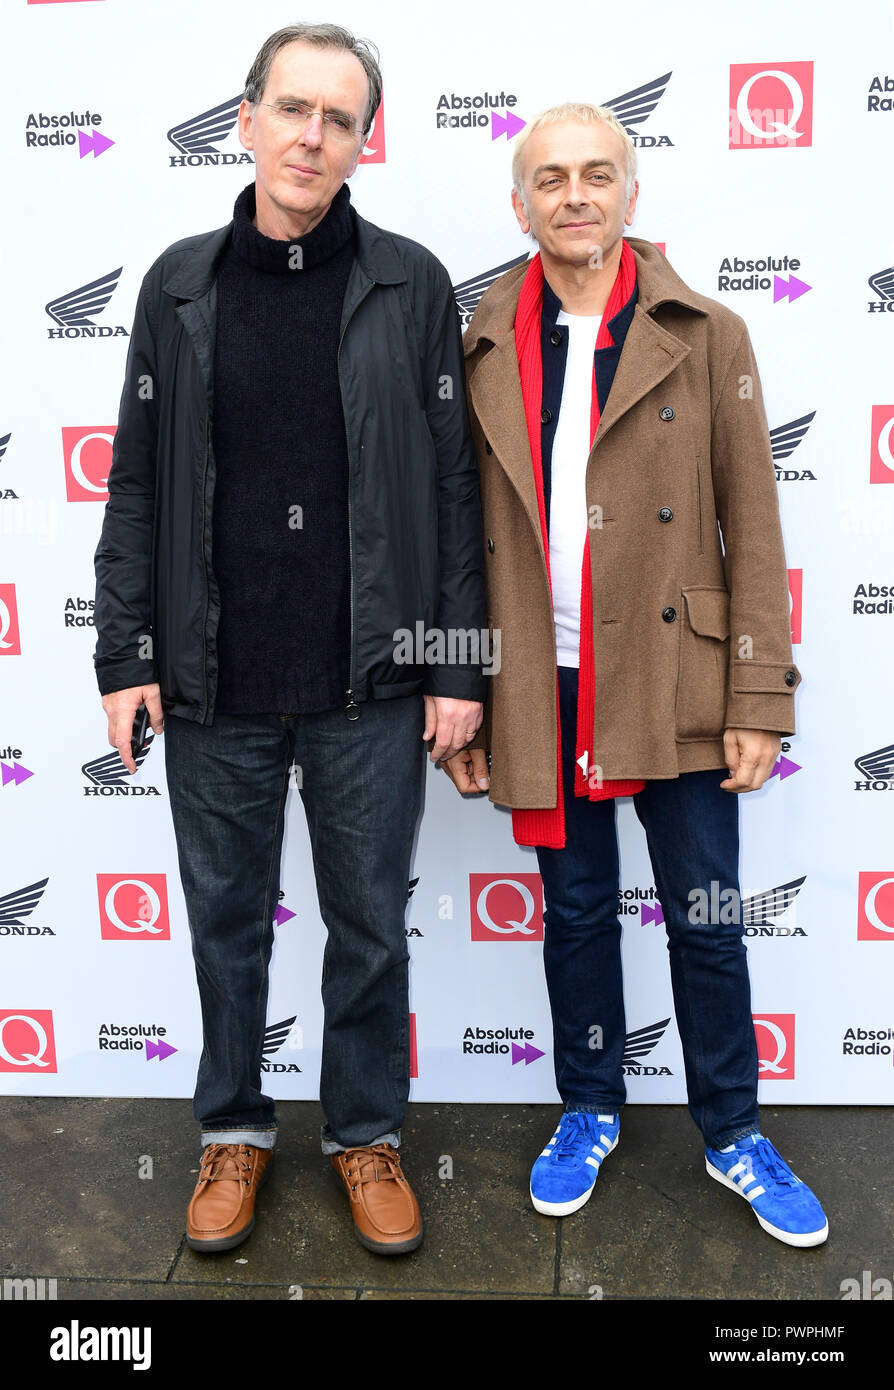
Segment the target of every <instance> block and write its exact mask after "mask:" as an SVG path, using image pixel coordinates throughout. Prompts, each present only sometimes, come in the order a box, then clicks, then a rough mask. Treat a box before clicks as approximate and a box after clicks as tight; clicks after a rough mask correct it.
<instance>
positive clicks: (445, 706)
mask: <svg viewBox="0 0 894 1390" xmlns="http://www.w3.org/2000/svg"><path fill="white" fill-rule="evenodd" d="M424 699H425V729H424V730H423V733H422V738H423V741H426V742H427V740H428V739H430V738H433V739H434V745H433V747H432V750H431V762H433V763H438V762H441V761H442V759H444V758H452V757H453V756H454V754H456V753H458V752H459V751H460V749H461V748H465V746H466V744H467V743H471V741H472V739H473V738H474V737H475V735H476V734H477V732H478V730H479V728H480V727H481V721H482V719H483V718H484V706H483V705H482V704H481V702H480V700H451V699H448V698H447V697H446V696H444V695H426V696H424Z"/></svg>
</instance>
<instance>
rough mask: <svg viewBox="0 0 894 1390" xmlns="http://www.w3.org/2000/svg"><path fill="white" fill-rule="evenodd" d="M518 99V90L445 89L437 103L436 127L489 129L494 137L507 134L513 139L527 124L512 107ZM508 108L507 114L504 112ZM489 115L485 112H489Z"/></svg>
mask: <svg viewBox="0 0 894 1390" xmlns="http://www.w3.org/2000/svg"><path fill="white" fill-rule="evenodd" d="M517 102H518V97H517V96H516V95H515V93H514V92H506V91H502V92H500V93H499V94H497V93H494V92H488V91H484V92H476V93H475V95H474V96H469V95H466V94H462V93H459V92H441V93H440V95H439V96H438V99H437V102H436V104H435V130H473V129H481V128H485V129H489V130H490V132H491V137H490V138H491V139H492V140H496V139H497V137H498V136H500V135H504V134H505V136H506V138H507V140H511V139H512V137H513V135H517V134H518V132H519V131H520V130H521V129H522V128H523V127H524V125H525V122H524V121H522V120H520V119H519V117H518V116H516V115H515V114H514V113H513V111H512V107H513V106H515V105H516V103H517ZM503 111H505V112H506V114H505V116H504V115H501V114H500V113H501V112H503ZM486 112H487V113H489V114H485V113H486Z"/></svg>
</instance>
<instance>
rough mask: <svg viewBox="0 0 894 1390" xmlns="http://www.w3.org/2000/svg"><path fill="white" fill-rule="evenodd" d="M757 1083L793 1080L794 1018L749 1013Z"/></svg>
mask: <svg viewBox="0 0 894 1390" xmlns="http://www.w3.org/2000/svg"><path fill="white" fill-rule="evenodd" d="M752 1018H753V1019H754V1035H755V1037H756V1038H757V1076H758V1080H759V1081H794V1079H795V1015H794V1014H752Z"/></svg>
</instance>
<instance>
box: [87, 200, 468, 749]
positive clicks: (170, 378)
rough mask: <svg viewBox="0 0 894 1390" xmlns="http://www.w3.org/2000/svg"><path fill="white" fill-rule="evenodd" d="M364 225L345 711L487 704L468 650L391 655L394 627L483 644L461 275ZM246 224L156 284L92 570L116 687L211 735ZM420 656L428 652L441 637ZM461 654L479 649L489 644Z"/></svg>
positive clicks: (130, 366)
mask: <svg viewBox="0 0 894 1390" xmlns="http://www.w3.org/2000/svg"><path fill="white" fill-rule="evenodd" d="M351 215H352V217H354V219H355V226H356V231H357V258H356V260H355V261H354V264H353V266H352V268H351V274H350V278H349V280H348V286H347V290H346V293H345V299H344V307H343V310H342V321H341V340H340V347H339V354H338V369H339V380H340V384H341V395H342V404H343V409H344V418H345V429H346V433H347V446H348V467H349V499H348V501H349V527H350V542H351V544H350V551H351V658H350V680H349V685H350V689H349V691H346V692H345V705H346V706H347V705H348V704H349V703H351V702H352V701H356V702H357V703H361V702H362V701H364V700H367V699H382V698H390V697H394V696H402V695H411V694H414V693H416V692H418V691H425V692H426V693H428V694H432V695H449V696H453V697H455V698H458V699H467V700H483V699H484V695H485V690H486V685H487V679H486V677H485V676H483V675H482V673H481V666H480V664H472V662H471V661H468V662H467V663H466V664H462V662H461V658H460V661H459V662H458V661H457V651H458V650H459V651H462V650H463V642H462V639H459V642H458V644H457V645H451V644H450V643H449V642H448V643H447V644H446V648H445V650H446V651H448V652H450V653H452V664H446V661H445V663H443V664H440V665H433V664H417V665H407V664H402V663H401V662H400V661H398V662H396V661H395V659H394V657H395V652H396V649H397V650H398V654H401V653H400V648H399V641H398V639H399V634H398V630H399V629H405V630H409V631H410V632H413V633H415V632H416V631H417V627H416V624H417V623H419V622H421V623H423V624H424V625H425V628H431V627H437V628H439V629H441V630H447V629H456V630H459V631H466V632H468V631H470V630H475V631H476V632H480V631H481V630H482V629H483V630H484V632H485V633H486V631H487V607H486V599H485V592H484V579H483V572H482V560H483V533H482V522H481V510H480V502H479V493H478V467H477V462H476V458H475V453H474V449H473V446H472V442H471V436H470V432H469V421H468V414H467V409H466V401H465V376H464V371H463V359H462V341H461V335H460V328H459V319H458V314H457V309H456V301H455V299H454V295H453V290H452V287H451V283H450V278H449V276H448V274H447V271H446V270H445V269H444V267H443V265H441V263H440V261H438V260H437V259H436V257H434V256H433V255H432V254H431V252H429V251H427V250H426V249H425V248H424V247H423V246H420V245H419V244H418V243H417V242H414V241H411V240H409V239H408V238H407V237H403V236H398V235H396V234H395V233H392V232H386V231H383V230H382V229H381V228H379V227H376V226H374V225H373V224H372V223H371V222H367V221H366V220H365V219H364V218H362V217H360V216H359V215H358V214H357V212H356V211H355V210H354V209H353V208H352V209H351ZM232 226H233V224H232V222H230V223H228V224H227V226H225V227H221V228H219V229H218V230H217V231H213V232H206V233H203V234H202V235H201V236H193V237H187V238H185V239H184V240H183V241H178V242H175V243H174V245H173V246H170V247H169V248H168V249H167V251H165V252H163V253H162V255H161V256H159V258H158V260H157V261H156V262H155V263H154V265H153V266H152V267H151V268H150V270H149V271H148V273H147V274H146V276H145V278H144V280H143V283H142V286H141V289H140V294H139V298H138V300H137V307H136V313H135V317H134V325H133V333H132V336H131V340H130V346H129V350H128V355H127V367H126V374H125V382H124V389H123V391H122V394H121V403H120V408H119V415H118V428H117V433H116V436H115V443H114V447H113V451H112V468H111V472H110V475H109V500H108V502H107V503H106V508H105V514H104V517H103V525H102V534H101V536H100V540H99V544H98V546H97V548H96V554H95V557H94V564H95V571H96V601H95V609H94V621H95V623H96V630H97V643H96V649H95V653H94V665H95V667H96V675H97V682H98V685H99V690H100V694H102V695H106V694H109V693H112V692H114V691H116V690H123V689H126V688H129V687H131V686H137V685H144V684H148V683H151V682H155V681H157V682H158V683H159V685H160V687H161V695H162V706H163V708H164V709H165V710H166V711H170V712H171V713H172V714H175V715H182V716H183V717H185V718H188V719H193V720H195V721H197V722H198V723H202V724H208V723H210V722H211V721H212V719H213V717H214V705H215V696H216V691H217V676H218V661H217V647H216V634H217V627H218V620H219V617H220V598H219V593H218V588H217V584H216V582H215V579H214V574H213V572H212V569H211V540H212V531H211V526H212V515H213V502H214V481H215V466H214V456H213V451H212V448H211V421H212V408H213V399H214V381H213V368H214V333H215V322H216V271H215V266H216V262H217V259H218V257H219V255H220V252H221V250H222V249H223V247H224V245H225V244H226V241H227V239H228V237H229V236H230V234H231V230H232ZM260 485H261V484H260V481H259V486H260ZM296 602H300V596H298V595H296ZM419 631H420V634H421V630H419ZM395 634H398V636H396V635H395ZM415 645H416V651H414V653H413V654H414V655H416V654H417V652H419V654H420V655H421V651H422V650H424V645H425V644H424V643H422V642H419V643H417V644H415ZM406 649H407V648H406V644H405V645H404V648H403V650H404V652H406ZM465 655H466V656H469V655H471V656H472V657H476V656H477V651H476V648H475V646H474V643H472V642H468V641H467V642H466V650H465ZM448 660H449V657H448Z"/></svg>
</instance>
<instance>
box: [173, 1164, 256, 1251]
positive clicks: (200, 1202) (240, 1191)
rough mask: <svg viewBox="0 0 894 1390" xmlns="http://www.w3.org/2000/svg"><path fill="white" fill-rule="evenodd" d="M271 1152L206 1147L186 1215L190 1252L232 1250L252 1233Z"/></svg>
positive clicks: (187, 1239)
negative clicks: (259, 1192) (257, 1198)
mask: <svg viewBox="0 0 894 1390" xmlns="http://www.w3.org/2000/svg"><path fill="white" fill-rule="evenodd" d="M272 1159H273V1150H272V1149H256V1148H255V1147H254V1146H253V1145H251V1144H206V1146H205V1149H204V1152H203V1153H202V1166H201V1168H200V1169H199V1180H198V1182H197V1183H196V1190H195V1192H194V1193H193V1195H192V1200H191V1202H190V1204H189V1207H188V1208H187V1212H186V1243H187V1245H189V1246H190V1247H191V1248H192V1249H193V1250H202V1251H209V1250H232V1249H233V1247H234V1246H236V1245H241V1244H242V1242H243V1241H244V1240H247V1239H248V1237H249V1236H250V1235H251V1233H252V1231H253V1230H254V1225H255V1197H256V1196H257V1193H258V1189H259V1188H260V1187H262V1186H263V1185H264V1182H265V1181H266V1179H267V1178H268V1176H269V1174H270V1165H271V1161H272Z"/></svg>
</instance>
